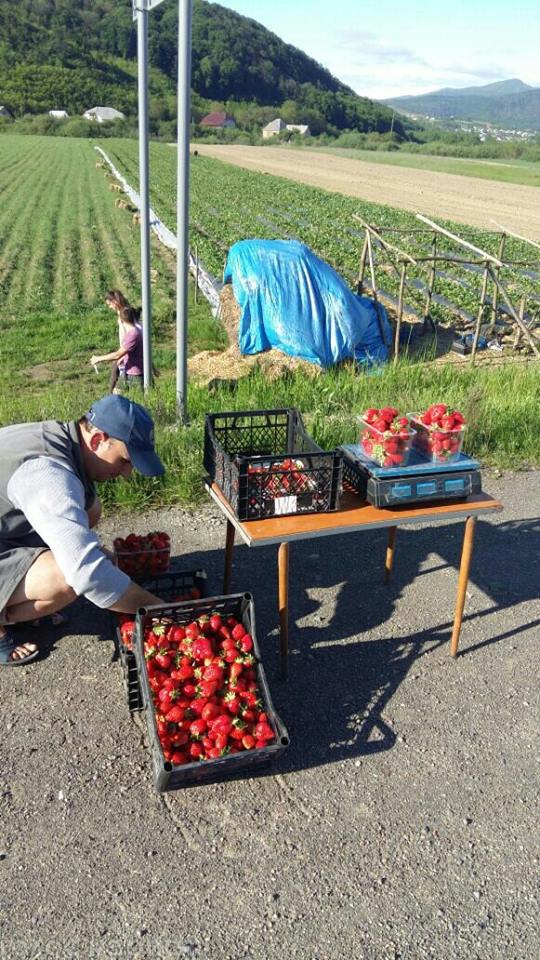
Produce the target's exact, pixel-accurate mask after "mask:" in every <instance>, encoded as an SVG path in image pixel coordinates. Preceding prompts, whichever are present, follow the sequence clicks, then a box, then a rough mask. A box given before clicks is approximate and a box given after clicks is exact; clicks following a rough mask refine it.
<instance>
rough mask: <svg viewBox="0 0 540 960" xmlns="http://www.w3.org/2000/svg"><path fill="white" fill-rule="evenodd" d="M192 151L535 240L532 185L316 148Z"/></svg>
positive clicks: (205, 147)
mask: <svg viewBox="0 0 540 960" xmlns="http://www.w3.org/2000/svg"><path fill="white" fill-rule="evenodd" d="M197 152H198V153H200V154H201V156H207V157H215V158H216V160H224V161H225V162H226V163H233V164H236V165H237V166H239V167H246V168H247V169H249V170H254V171H258V172H262V173H271V174H275V175H276V176H278V177H287V179H289V180H296V181H298V182H299V183H309V184H311V185H312V186H314V187H322V188H323V189H324V190H331V191H333V192H336V193H343V194H345V195H346V196H348V197H359V198H360V199H362V200H369V201H371V202H372V203H383V204H388V205H389V206H391V207H396V208H397V209H399V210H410V211H411V212H412V213H423V214H424V216H427V217H435V218H437V217H439V218H441V217H442V218H444V219H446V220H453V221H454V222H455V223H465V224H469V225H470V226H474V227H482V228H483V229H486V230H495V229H496V227H495V224H494V222H493V221H496V222H497V223H499V224H502V225H503V226H504V227H506V229H507V230H513V231H514V232H515V233H519V234H521V236H524V237H529V238H530V239H531V240H537V241H540V204H539V202H538V196H539V194H538V188H537V187H527V186H524V185H522V184H512V183H502V182H499V181H496V180H481V179H480V178H477V177H462V176H458V175H457V174H453V173H434V172H430V171H429V170H416V169H414V168H412V167H393V166H391V165H386V164H384V165H383V164H380V163H370V162H369V161H366V160H355V159H354V158H349V157H340V156H336V155H335V154H330V153H324V152H323V151H321V152H319V151H317V150H280V149H279V148H278V147H245V146H239V145H230V146H227V145H226V146H223V145H220V144H204V143H198V144H197Z"/></svg>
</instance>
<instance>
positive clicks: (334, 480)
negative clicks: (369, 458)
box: [204, 408, 342, 520]
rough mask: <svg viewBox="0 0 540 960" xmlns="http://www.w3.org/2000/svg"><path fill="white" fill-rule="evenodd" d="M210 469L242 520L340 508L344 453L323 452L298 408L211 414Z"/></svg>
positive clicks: (207, 436) (207, 466) (207, 439)
mask: <svg viewBox="0 0 540 960" xmlns="http://www.w3.org/2000/svg"><path fill="white" fill-rule="evenodd" d="M286 460H291V461H297V462H296V463H291V465H290V466H287V467H284V466H283V461H286ZM204 466H205V469H206V470H207V471H208V473H209V475H210V477H211V479H212V480H214V481H215V482H216V483H217V485H218V486H219V487H220V488H221V490H222V491H223V493H224V494H225V497H226V498H227V500H228V501H229V503H230V504H231V506H232V508H233V509H234V511H235V512H236V514H237V515H238V518H239V519H240V520H257V519H262V518H263V517H274V516H285V515H290V514H303V513H328V512H329V511H332V510H337V509H338V507H339V494H340V490H341V475H342V456H341V453H340V452H339V451H338V450H333V451H330V452H326V451H324V450H322V449H321V448H320V447H319V446H318V445H317V444H316V443H315V442H314V440H312V439H311V437H310V436H309V434H308V433H307V432H306V428H305V426H304V423H303V420H302V417H301V415H300V413H299V411H298V410H296V409H294V408H287V409H282V410H248V411H243V412H242V411H236V412H233V413H210V414H207V416H206V420H205V433H204Z"/></svg>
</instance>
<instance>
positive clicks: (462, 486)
mask: <svg viewBox="0 0 540 960" xmlns="http://www.w3.org/2000/svg"><path fill="white" fill-rule="evenodd" d="M339 450H340V452H341V453H342V454H343V486H344V488H345V489H346V488H347V487H349V489H350V488H352V489H353V490H354V491H355V492H356V493H359V494H360V496H361V497H363V498H364V499H365V500H367V501H368V503H371V504H373V506H374V507H393V506H397V505H398V504H400V503H407V504H410V503H425V502H426V501H430V500H463V499H464V498H465V497H468V496H469V494H471V493H480V491H481V490H482V476H481V473H480V464H479V462H478V460H472V459H471V458H470V457H468V456H466V454H464V453H460V455H459V457H458V458H457V459H456V460H453V461H451V462H450V463H434V462H433V461H432V460H428V459H426V457H425V456H423V455H422V454H421V453H420V452H419V451H417V450H415V449H414V448H413V449H412V450H411V454H410V457H409V462H408V464H407V466H406V467H401V466H400V467H381V466H380V465H379V464H378V463H376V462H375V461H374V460H370V458H369V457H368V456H367V454H366V453H364V451H363V450H362V447H361V446H360V445H359V444H356V443H351V444H344V445H343V446H341V447H340V448H339Z"/></svg>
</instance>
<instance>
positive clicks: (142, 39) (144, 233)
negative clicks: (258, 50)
mask: <svg viewBox="0 0 540 960" xmlns="http://www.w3.org/2000/svg"><path fill="white" fill-rule="evenodd" d="M162 2H163V0H132V4H133V19H134V20H135V21H136V23H137V85H138V114H139V196H140V202H141V296H142V335H143V369H144V391H145V393H146V392H147V391H148V390H149V388H150V387H151V386H152V302H151V290H150V192H149V183H148V181H149V175H148V168H149V162H148V140H149V124H148V13H149V11H150V10H153V8H154V7H157V6H158V5H159V4H160V3H162Z"/></svg>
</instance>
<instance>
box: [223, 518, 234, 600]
mask: <svg viewBox="0 0 540 960" xmlns="http://www.w3.org/2000/svg"><path fill="white" fill-rule="evenodd" d="M235 532H236V531H235V529H234V523H231V521H230V520H227V534H226V537H225V569H224V571H223V593H228V592H229V588H230V585H231V574H232V558H233V547H234V534H235Z"/></svg>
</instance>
